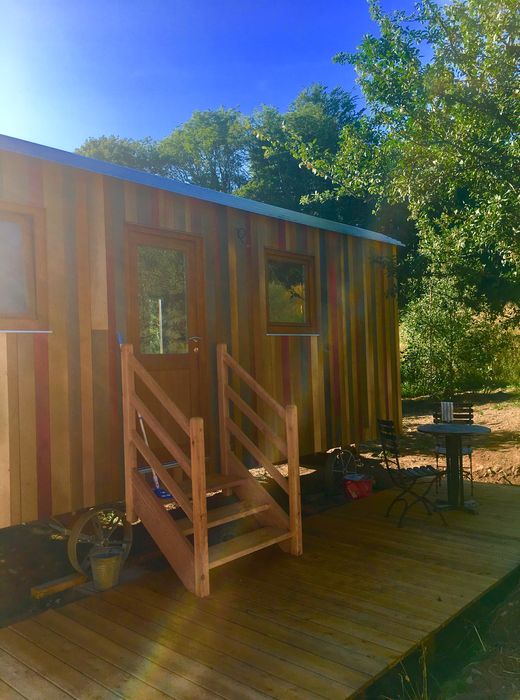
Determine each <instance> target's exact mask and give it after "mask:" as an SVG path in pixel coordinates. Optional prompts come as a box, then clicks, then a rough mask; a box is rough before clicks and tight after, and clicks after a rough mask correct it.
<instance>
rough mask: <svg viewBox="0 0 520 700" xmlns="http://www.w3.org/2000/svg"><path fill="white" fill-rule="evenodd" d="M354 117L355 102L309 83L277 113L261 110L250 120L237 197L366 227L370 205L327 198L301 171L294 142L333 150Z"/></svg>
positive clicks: (321, 184) (322, 185)
mask: <svg viewBox="0 0 520 700" xmlns="http://www.w3.org/2000/svg"><path fill="white" fill-rule="evenodd" d="M357 119H358V110H357V109H356V104H355V99H354V98H353V97H352V95H351V94H350V93H348V92H346V91H345V90H343V89H342V88H339V87H337V88H334V89H332V90H327V88H326V87H325V86H324V85H321V84H316V85H311V86H310V87H309V88H307V89H305V90H303V91H302V92H301V93H300V94H299V95H298V96H297V97H296V99H295V100H294V102H293V103H292V104H291V105H290V107H289V109H288V110H287V112H285V113H284V114H282V113H281V112H279V111H278V110H277V109H276V108H274V107H269V106H265V105H264V106H263V107H262V108H260V109H258V110H256V111H255V112H254V113H253V115H252V117H251V118H250V120H249V128H250V131H251V138H250V141H249V148H248V150H249V170H250V178H249V181H248V182H247V183H246V184H245V185H244V186H243V187H242V188H240V190H239V192H238V194H240V195H242V196H244V197H250V198H251V199H257V200H260V201H262V202H267V203H269V204H275V205H277V206H281V207H286V208H287V209H296V210H300V211H304V212H306V213H308V214H313V215H315V216H321V217H324V218H328V219H334V220H336V221H345V222H347V223H350V224H355V225H359V226H367V225H369V222H370V220H371V219H372V215H371V207H370V206H369V205H367V203H366V202H364V201H363V199H362V198H359V197H352V196H343V197H342V198H340V199H337V198H336V197H335V196H331V192H330V187H329V184H328V183H327V181H326V180H324V179H323V178H322V177H320V176H319V175H318V174H317V173H316V172H314V171H313V169H312V167H306V163H302V162H301V161H300V159H299V158H298V153H295V152H294V151H295V149H294V148H293V145H294V142H295V141H296V140H298V141H301V142H305V143H306V144H313V147H314V148H315V149H316V150H318V149H319V150H320V152H321V151H326V152H327V153H330V154H334V153H336V152H337V149H338V146H339V142H340V136H341V132H342V129H343V128H344V127H345V126H346V125H347V124H350V123H352V122H355V121H356V120H357Z"/></svg>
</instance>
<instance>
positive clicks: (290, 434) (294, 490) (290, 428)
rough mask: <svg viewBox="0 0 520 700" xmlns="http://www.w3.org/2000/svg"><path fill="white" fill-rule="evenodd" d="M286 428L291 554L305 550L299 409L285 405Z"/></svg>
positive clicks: (297, 553)
mask: <svg viewBox="0 0 520 700" xmlns="http://www.w3.org/2000/svg"><path fill="white" fill-rule="evenodd" d="M285 430H286V436H287V471H288V478H289V522H290V528H291V533H292V539H291V554H294V555H296V556H299V555H300V554H301V553H302V552H303V539H302V512H301V492H300V450H299V445H298V409H297V408H296V406H293V405H291V406H286V407H285Z"/></svg>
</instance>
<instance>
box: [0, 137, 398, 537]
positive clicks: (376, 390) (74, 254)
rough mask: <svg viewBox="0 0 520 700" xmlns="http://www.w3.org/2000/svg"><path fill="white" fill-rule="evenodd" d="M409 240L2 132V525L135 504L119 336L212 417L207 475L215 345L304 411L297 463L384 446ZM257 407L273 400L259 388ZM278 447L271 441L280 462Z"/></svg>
mask: <svg viewBox="0 0 520 700" xmlns="http://www.w3.org/2000/svg"><path fill="white" fill-rule="evenodd" d="M397 245H399V243H398V241H396V240H393V239H391V238H389V237H387V236H384V235H382V234H379V233H376V232H373V231H368V230H364V229H360V228H356V227H354V226H348V225H345V224H339V223H335V222H332V221H327V220H323V219H319V218H316V217H312V216H309V215H306V214H302V213H298V212H292V211H288V210H285V209H281V208H278V207H274V206H270V205H266V204H262V203H259V202H254V201H250V200H246V199H242V198H240V197H236V196H233V195H228V194H224V193H220V192H214V191H211V190H208V189H205V188H201V187H197V186H193V185H187V184H184V183H180V182H177V181H175V180H170V179H166V178H162V177H157V176H154V175H150V174H147V173H144V172H139V171H135V170H132V169H128V168H124V167H120V166H117V165H112V164H109V163H105V162H101V161H97V160H93V159H90V158H85V157H83V156H80V155H77V154H72V153H67V152H64V151H59V150H56V149H53V148H48V147H45V146H41V145H37V144H33V143H29V142H26V141H21V140H18V139H15V138H10V137H6V136H0V269H1V274H0V525H1V526H7V525H11V524H16V523H21V522H27V521H32V520H35V519H42V518H48V517H49V516H51V515H55V514H60V513H66V512H71V511H75V510H78V509H81V508H84V507H88V506H91V505H93V504H100V503H107V502H113V501H116V500H118V499H121V498H122V497H123V495H124V467H123V464H124V458H123V421H122V398H121V397H122V387H121V359H120V358H121V355H120V345H121V343H125V344H131V345H132V346H133V350H134V356H135V358H136V359H137V360H138V361H139V362H140V363H141V364H142V366H143V367H144V368H145V369H146V370H147V372H149V373H150V376H152V377H153V378H154V379H155V381H156V382H157V383H158V384H159V385H160V386H161V387H162V389H163V390H164V392H165V393H166V394H167V395H168V396H169V397H170V398H171V399H172V400H173V401H174V402H176V404H177V406H178V407H180V409H181V410H182V412H183V413H184V415H185V416H187V417H188V418H189V417H193V416H197V417H199V416H200V417H202V418H203V419H204V441H205V457H204V459H205V461H206V463H207V464H209V465H210V468H211V470H212V471H218V470H219V468H220V467H221V461H222V454H223V453H222V450H221V449H219V398H218V389H217V358H216V354H217V353H216V348H217V345H218V344H219V343H225V344H226V345H227V352H228V353H229V357H231V358H232V361H234V362H236V363H238V364H239V365H240V367H241V368H243V369H244V370H245V371H246V372H247V373H249V375H251V376H252V377H254V379H255V380H256V382H258V384H259V385H261V387H263V389H264V390H265V391H266V392H268V394H269V395H270V396H272V397H273V398H274V399H275V400H276V401H277V402H279V404H280V405H282V406H286V405H288V404H294V405H296V407H297V412H298V426H299V427H298V436H299V450H300V453H312V452H316V451H320V450H324V449H327V448H330V447H333V446H337V445H342V444H348V443H352V442H358V441H361V440H364V439H368V438H371V437H374V436H375V429H376V425H375V421H376V417H377V416H381V415H384V416H387V417H390V418H393V419H395V420H397V421H398V420H399V419H400V389H399V348H398V319H397V307H396V300H395V296H394V295H393V294H392V280H391V279H389V274H388V270H389V269H390V268H389V265H388V261H389V260H392V258H393V257H394V255H395V249H396V246H397ZM244 376H245V375H244ZM237 381H238V380H237ZM150 400H151V401H152V402H153V401H154V399H150ZM242 401H243V402H245V403H248V402H251V403H252V405H253V406H256V405H257V402H258V398H254V397H253V395H252V392H251V390H250V387H247V386H246V388H245V394H244V395H243V396H242ZM223 405H224V404H223V403H222V401H221V402H220V414H221V415H220V418H221V419H222V417H223V413H222V411H224V412H225V409H224V408H223ZM258 410H259V411H260V413H261V414H262V415H263V416H264V419H265V421H267V423H269V419H268V418H267V415H266V414H265V415H264V413H265V412H263V409H262V410H260V409H258ZM242 425H243V430H244V433H245V434H247V435H249V436H250V437H252V436H253V434H258V433H261V432H262V430H260V429H259V426H258V425H257V426H256V427H255V425H251V424H250V423H248V421H247V419H244V421H243V422H242ZM172 430H174V429H173V428H172ZM220 434H222V432H220ZM260 438H261V439H262V440H264V441H265V433H264V434H263V435H260ZM220 447H222V446H220ZM275 447H276V445H275V446H274V447H273V446H268V445H264V448H265V450H264V452H265V453H266V454H267V455H268V457H269V458H270V459H272V460H273V461H276V459H277V455H276V449H275ZM246 451H247V450H246ZM278 457H279V456H278ZM258 461H259V460H258V459H255V457H254V455H253V456H251V454H249V456H247V457H246V458H245V462H246V465H247V466H253V465H254V464H255V463H256V462H258Z"/></svg>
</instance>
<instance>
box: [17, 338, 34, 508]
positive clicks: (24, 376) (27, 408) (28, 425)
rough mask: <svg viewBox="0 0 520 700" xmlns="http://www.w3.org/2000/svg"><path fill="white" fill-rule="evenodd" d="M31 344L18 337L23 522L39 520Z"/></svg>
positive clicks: (30, 340)
mask: <svg viewBox="0 0 520 700" xmlns="http://www.w3.org/2000/svg"><path fill="white" fill-rule="evenodd" d="M34 381H35V375H34V343H33V337H32V336H30V335H20V336H19V337H18V390H19V396H20V399H19V401H20V418H19V423H20V435H21V436H22V439H21V440H20V492H21V499H20V501H21V519H22V521H23V522H28V521H31V520H37V518H38V472H37V467H36V411H35V403H36V392H35V384H34Z"/></svg>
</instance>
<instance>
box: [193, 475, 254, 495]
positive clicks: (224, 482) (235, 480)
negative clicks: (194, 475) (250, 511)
mask: <svg viewBox="0 0 520 700" xmlns="http://www.w3.org/2000/svg"><path fill="white" fill-rule="evenodd" d="M244 481H246V479H245V478H244V477H243V476H235V475H234V474H217V473H215V472H210V473H209V474H206V493H215V492H216V491H222V490H223V489H230V488H233V486H239V484H243V483H244ZM181 487H182V489H183V491H185V492H186V493H188V494H191V481H189V480H186V481H183V482H182V484H181Z"/></svg>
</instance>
